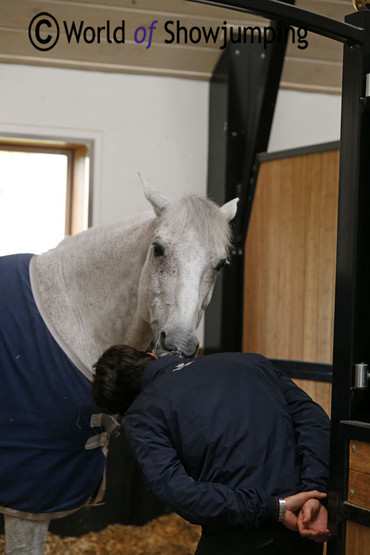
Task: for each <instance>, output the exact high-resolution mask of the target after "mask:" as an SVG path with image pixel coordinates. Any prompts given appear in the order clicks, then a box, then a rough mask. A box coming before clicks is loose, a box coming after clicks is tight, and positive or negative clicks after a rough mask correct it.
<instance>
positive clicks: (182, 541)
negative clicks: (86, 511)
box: [0, 514, 201, 555]
mask: <svg viewBox="0 0 370 555" xmlns="http://www.w3.org/2000/svg"><path fill="white" fill-rule="evenodd" d="M200 534H201V528H200V526H195V525H192V524H190V523H189V522H187V521H186V520H184V519H182V518H181V517H179V516H178V515H176V514H170V515H165V516H161V517H159V518H157V519H155V520H153V521H151V522H149V523H148V524H146V525H145V526H124V525H122V524H112V525H110V526H108V527H107V528H105V529H104V530H102V531H101V532H91V533H89V534H86V535H85V536H81V537H80V538H72V537H69V538H60V537H58V536H55V535H53V534H50V533H49V534H48V539H47V543H46V549H45V555H80V554H84V555H164V554H166V555H193V554H194V552H195V549H196V546H197V544H198V541H199V538H200ZM3 552H4V536H0V553H3Z"/></svg>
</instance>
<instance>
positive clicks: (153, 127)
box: [0, 64, 208, 224]
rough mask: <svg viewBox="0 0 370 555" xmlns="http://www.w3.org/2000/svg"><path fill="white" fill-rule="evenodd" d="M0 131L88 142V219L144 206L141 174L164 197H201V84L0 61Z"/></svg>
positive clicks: (204, 99)
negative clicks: (91, 161)
mask: <svg viewBox="0 0 370 555" xmlns="http://www.w3.org/2000/svg"><path fill="white" fill-rule="evenodd" d="M0 95H1V102H0V136H1V135H6V134H9V133H18V134H20V135H25V134H30V135H34V136H53V137H60V138H61V139H63V138H69V139H71V138H75V139H79V138H80V139H84V138H87V139H90V140H91V139H92V140H94V141H95V146H96V149H95V165H94V168H93V171H94V191H93V199H94V212H93V223H94V224H99V223H106V222H111V221H117V220H121V219H122V218H123V217H124V216H126V215H129V214H132V213H136V212H138V211H140V210H143V209H147V208H148V207H149V205H148V204H147V202H146V200H145V199H144V197H143V194H142V188H141V182H140V180H139V178H138V176H137V172H138V171H140V172H141V174H142V175H143V177H145V178H146V179H147V181H149V182H150V183H151V184H152V185H154V186H156V187H157V188H158V189H160V191H161V192H163V193H164V194H165V195H168V196H169V198H173V199H174V198H178V197H179V196H181V195H182V194H183V193H184V192H197V193H200V194H205V191H206V172H207V155H208V150H207V142H208V83H205V82H201V81H191V80H182V79H175V78H168V77H148V76H139V75H122V74H114V73H97V72H96V73H95V72H89V71H79V70H66V69H57V68H44V67H36V66H35V67H32V66H22V65H7V64H2V65H0Z"/></svg>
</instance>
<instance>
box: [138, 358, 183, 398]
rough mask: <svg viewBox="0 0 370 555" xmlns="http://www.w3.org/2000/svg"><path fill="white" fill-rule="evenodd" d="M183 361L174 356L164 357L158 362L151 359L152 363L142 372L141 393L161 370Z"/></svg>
mask: <svg viewBox="0 0 370 555" xmlns="http://www.w3.org/2000/svg"><path fill="white" fill-rule="evenodd" d="M183 361H184V359H183V358H181V357H179V356H176V355H165V356H163V357H160V358H159V359H158V360H155V359H153V362H150V363H149V364H148V366H147V367H146V368H145V370H144V373H143V376H142V378H141V391H143V389H145V388H146V386H147V385H148V384H150V383H151V382H152V381H153V380H154V379H155V378H156V377H157V375H158V374H159V372H160V371H161V370H164V369H165V368H168V367H169V366H175V365H176V364H179V363H181V362H183Z"/></svg>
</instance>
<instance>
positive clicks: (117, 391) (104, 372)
mask: <svg viewBox="0 0 370 555" xmlns="http://www.w3.org/2000/svg"><path fill="white" fill-rule="evenodd" d="M152 360H153V358H152V355H151V354H149V353H144V352H143V351H138V350H137V349H134V348H133V347H130V346H129V345H114V346H113V347H110V348H109V349H107V350H106V351H105V352H104V353H103V354H102V356H101V357H100V358H99V360H98V361H97V362H96V363H95V364H94V366H93V368H94V375H93V381H92V386H91V392H92V396H93V398H94V401H95V403H96V404H97V406H98V407H99V408H100V409H101V410H102V411H103V412H105V413H106V414H124V413H125V412H126V410H127V409H128V407H129V406H130V405H131V403H132V402H133V401H134V400H135V398H136V397H137V395H139V393H140V386H141V377H142V375H143V372H144V370H145V368H146V366H147V365H148V364H149V362H151V361H152Z"/></svg>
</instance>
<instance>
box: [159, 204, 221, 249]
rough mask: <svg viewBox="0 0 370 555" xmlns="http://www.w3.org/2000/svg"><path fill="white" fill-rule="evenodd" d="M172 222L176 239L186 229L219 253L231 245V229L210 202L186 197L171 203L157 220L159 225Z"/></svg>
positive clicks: (217, 207) (215, 205) (217, 208)
mask: <svg viewBox="0 0 370 555" xmlns="http://www.w3.org/2000/svg"><path fill="white" fill-rule="evenodd" d="M170 221H171V222H172V224H173V232H174V235H175V236H176V237H179V236H181V235H182V234H183V233H184V231H185V230H186V229H189V228H192V229H194V230H195V231H196V233H197V234H198V235H199V237H201V238H202V242H204V243H206V244H207V245H208V246H210V247H211V248H215V249H216V250H218V251H220V250H222V249H225V248H226V249H227V250H228V249H229V248H230V245H231V235H232V234H231V228H230V226H229V223H228V222H227V220H226V218H225V217H224V216H223V214H222V213H221V211H220V207H219V206H218V205H217V204H216V203H215V202H213V201H212V200H210V199H208V198H205V197H200V196H197V195H188V196H185V197H183V198H181V199H180V200H178V201H177V202H174V203H171V204H170V205H169V206H168V207H167V208H166V210H165V211H164V213H163V214H162V215H161V217H160V218H159V222H158V223H159V225H161V223H164V222H170Z"/></svg>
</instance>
